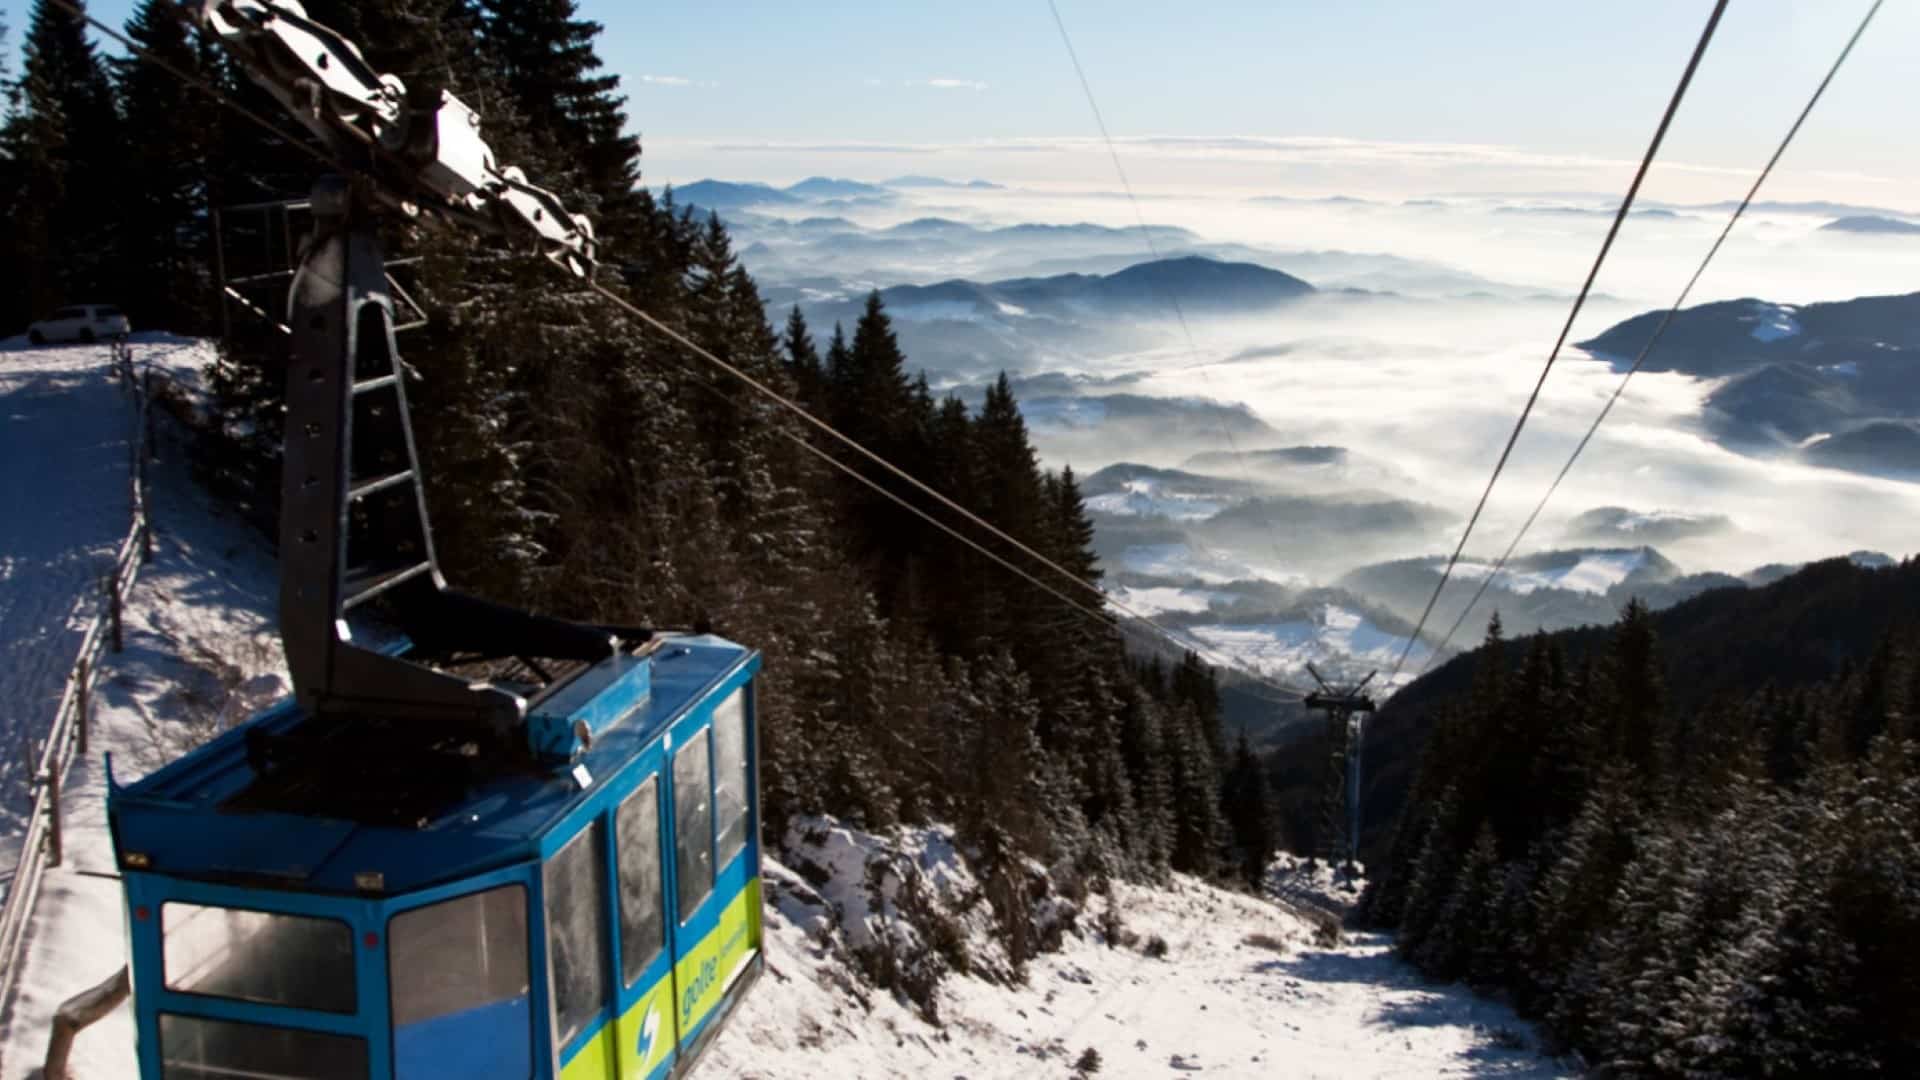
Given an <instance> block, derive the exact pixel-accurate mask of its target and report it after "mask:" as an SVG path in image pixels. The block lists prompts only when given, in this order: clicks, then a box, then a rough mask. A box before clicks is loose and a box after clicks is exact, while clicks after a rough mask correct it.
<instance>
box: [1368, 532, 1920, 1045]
mask: <svg viewBox="0 0 1920 1080" xmlns="http://www.w3.org/2000/svg"><path fill="white" fill-rule="evenodd" d="M1917 604H1920V564H1916V563H1913V562H1908V563H1906V564H1904V565H1902V566H1898V567H1887V568H1880V569H1866V568H1861V567H1856V566H1852V565H1849V564H1847V563H1845V562H1842V561H1835V562H1831V563H1824V564H1818V565H1815V566H1813V567H1810V568H1808V569H1806V570H1804V571H1802V572H1801V573H1799V574H1797V575H1794V576H1793V577H1789V578H1787V579H1785V580H1783V581H1781V582H1778V583H1776V584H1775V585H1773V586H1770V587H1768V588H1767V589H1763V590H1755V591H1754V592H1751V593H1741V592H1719V593H1710V594H1707V595H1706V596H1703V597H1700V598H1697V599H1696V600H1693V601H1690V602H1689V603H1687V604H1683V605H1681V606H1680V607H1677V608H1674V609H1672V610H1671V611H1668V612H1663V613H1661V614H1660V615H1649V614H1648V613H1647V611H1646V610H1645V609H1644V608H1643V607H1641V606H1640V605H1638V604H1637V603H1636V604H1633V605H1631V606H1629V607H1628V609H1627V610H1626V611H1625V612H1624V613H1623V615H1622V616H1621V619H1620V621H1619V622H1618V624H1616V625H1615V626H1614V627H1613V628H1612V629H1611V631H1607V632H1605V633H1604V634H1602V633H1601V632H1599V631H1592V632H1580V633H1577V634H1574V635H1550V636H1541V637H1536V638H1533V639H1531V640H1529V641H1525V642H1519V643H1515V642H1508V641H1505V640H1503V638H1502V635H1501V632H1500V630H1499V626H1498V622H1497V621H1496V622H1495V623H1494V625H1493V627H1492V628H1491V629H1490V631H1489V634H1488V638H1487V641H1486V644H1485V645H1484V646H1483V647H1482V648H1481V649H1480V650H1479V652H1478V653H1477V654H1476V655H1475V656H1474V657H1473V658H1472V660H1471V674H1470V677H1469V678H1468V679H1467V684H1466V685H1464V686H1461V685H1460V681H1461V680H1460V678H1459V677H1457V676H1456V677H1454V678H1453V679H1451V687H1450V688H1449V689H1448V690H1446V691H1445V692H1444V693H1436V694H1433V695H1431V696H1430V697H1429V698H1428V700H1427V701H1426V702H1425V703H1424V704H1423V706H1422V709H1423V711H1424V712H1425V713H1426V716H1427V719H1428V720H1429V721H1430V726H1429V729H1428V731H1427V733H1426V734H1425V736H1424V740H1423V741H1424V749H1423V750H1422V752H1421V753H1420V756H1419V765H1418V769H1417V771H1416V773H1415V775H1414V777H1413V779H1412V781H1411V785H1410V790H1408V791H1407V792H1406V797H1405V810H1404V812H1403V813H1402V814H1401V815H1400V818H1399V822H1398V828H1397V831H1396V833H1395V836H1394V839H1393V841H1392V845H1391V848H1390V854H1389V855H1388V857H1387V858H1386V860H1385V865H1384V867H1381V868H1378V869H1379V871H1380V872H1378V873H1377V874H1376V876H1375V878H1374V884H1373V885H1372V886H1371V887H1370V889H1369V890H1368V892H1367V894H1366V896H1365V897H1364V899H1363V903H1362V917H1363V918H1364V919H1365V920H1367V921H1369V922H1371V923H1373V924H1375V925H1378V926H1381V927H1389V928H1395V929H1397V930H1398V931H1399V947H1400V949H1401V951H1402V952H1403V953H1404V954H1405V955H1406V956H1407V957H1409V958H1410V959H1411V960H1413V961H1414V962H1415V963H1416V964H1418V965H1419V966H1420V967H1422V968H1423V969H1425V970H1426V971H1427V972H1428V973H1429V974H1431V975H1433V976H1436V977H1439V978H1443V979H1456V978H1457V979H1465V980H1468V981H1470V982H1472V983H1474V984H1475V985H1478V986H1482V987H1487V988H1493V987H1499V988H1504V989H1505V990H1507V991H1508V992H1509V993H1511V995H1512V996H1513V998H1514V1000H1515V1002H1516V1004H1518V1005H1519V1007H1520V1008H1521V1010H1522V1012H1523V1013H1524V1014H1529V1015H1532V1016H1536V1017H1539V1018H1541V1019H1542V1020H1543V1021H1544V1022H1545V1023H1546V1025H1547V1026H1548V1028H1549V1029H1550V1030H1551V1031H1552V1032H1553V1033H1554V1034H1555V1035H1556V1036H1557V1037H1558V1038H1560V1039H1561V1040H1563V1041H1564V1042H1565V1043H1566V1044H1568V1045H1569V1046H1571V1047H1574V1048H1577V1049H1579V1050H1580V1051H1582V1052H1583V1053H1584V1054H1585V1055H1586V1056H1587V1058H1588V1060H1589V1061H1592V1062H1595V1063H1602V1062H1605V1063H1611V1064H1613V1065H1614V1066H1615V1068H1614V1070H1613V1071H1614V1072H1615V1073H1616V1074H1617V1075H1641V1076H1689V1077H1709V1076H1715V1077H1717V1076H1761V1075H1778V1076H1864V1075H1889V1076H1904V1075H1911V1074H1913V1073H1914V1072H1915V1071H1916V1069H1920V975H1916V974H1915V972H1914V970H1913V967H1912V964H1911V957H1912V956H1913V955H1914V954H1915V950H1916V949H1920V839H1916V834H1915V832H1914V828H1913V824H1914V822H1915V821H1916V820H1920V743H1916V739H1915V736H1916V734H1920V732H1917V731H1916V729H1915V727H1914V720H1913V710H1914V707H1915V705H1916V704H1917V703H1920V637H1917V636H1916V634H1915V627H1914V623H1913V621H1912V613H1913V612H1914V611H1915V610H1916V605H1917ZM1669 628H1671V634H1670V635H1669V633H1668V630H1669Z"/></svg>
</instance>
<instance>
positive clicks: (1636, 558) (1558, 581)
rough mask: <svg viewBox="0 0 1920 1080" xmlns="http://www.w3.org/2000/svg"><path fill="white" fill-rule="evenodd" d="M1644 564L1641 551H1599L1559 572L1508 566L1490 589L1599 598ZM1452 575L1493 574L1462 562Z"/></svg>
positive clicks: (1475, 577) (1490, 569)
mask: <svg viewBox="0 0 1920 1080" xmlns="http://www.w3.org/2000/svg"><path fill="white" fill-rule="evenodd" d="M1650 523H1651V520H1649V521H1644V522H1642V524H1643V525H1644V524H1650ZM1626 527H1628V528H1632V527H1633V526H1626ZM1646 564H1647V553H1646V550H1645V549H1644V548H1643V549H1638V550H1634V551H1599V552H1594V553H1592V554H1588V555H1582V556H1581V557H1580V561H1579V562H1577V563H1574V564H1573V565H1572V566H1566V567H1561V568H1559V569H1552V570H1515V569H1513V567H1512V566H1508V567H1507V568H1506V569H1505V570H1503V571H1502V572H1501V574H1500V577H1499V579H1498V580H1497V581H1495V582H1494V587H1495V588H1499V589H1505V590H1506V591H1508V592H1510V593H1514V594H1515V595H1518V596H1526V595H1528V594H1529V593H1532V592H1533V591H1534V590H1536V589H1566V590H1569V591H1571V592H1583V593H1592V594H1593V595H1595V596H1601V595H1605V593H1606V592H1607V590H1608V589H1611V588H1613V587H1614V586H1615V585H1618V584H1620V583H1621V582H1623V581H1625V580H1626V579H1627V577H1628V575H1630V574H1632V573H1633V572H1634V571H1635V570H1638V569H1640V568H1641V567H1642V566H1645V565H1646ZM1444 565H1446V560H1445V559H1436V560H1435V561H1434V569H1435V570H1438V569H1440V568H1441V567H1442V566H1444ZM1453 572H1454V576H1455V577H1459V578H1462V579H1465V580H1469V581H1477V580H1479V579H1480V578H1484V577H1486V576H1487V575H1488V574H1491V573H1493V564H1492V563H1481V562H1469V561H1467V560H1464V559H1463V560H1461V562H1460V563H1459V565H1457V566H1455V567H1454V569H1453Z"/></svg>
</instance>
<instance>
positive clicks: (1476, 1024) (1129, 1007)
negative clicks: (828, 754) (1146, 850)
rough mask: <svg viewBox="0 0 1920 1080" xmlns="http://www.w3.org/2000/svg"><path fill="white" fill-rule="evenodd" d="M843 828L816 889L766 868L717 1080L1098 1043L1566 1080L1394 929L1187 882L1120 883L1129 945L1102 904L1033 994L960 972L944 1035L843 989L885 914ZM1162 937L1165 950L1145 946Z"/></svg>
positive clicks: (1077, 1053) (1057, 1055) (1107, 1049)
mask: <svg viewBox="0 0 1920 1080" xmlns="http://www.w3.org/2000/svg"><path fill="white" fill-rule="evenodd" d="M836 831H837V833H838V835H837V836H836V838H835V840H834V841H833V843H834V844H835V846H837V847H839V848H840V851H841V853H840V857H839V859H837V860H836V862H837V863H840V864H843V865H836V866H835V868H834V869H835V875H834V877H833V878H832V879H831V880H829V881H828V882H827V883H826V884H824V885H822V886H821V887H820V889H819V890H818V891H816V890H815V889H813V888H812V887H810V886H808V885H807V884H806V882H804V881H802V880H800V879H799V878H798V877H797V876H796V875H793V874H792V873H790V872H786V871H784V870H782V869H781V868H777V867H775V868H771V869H770V876H771V877H773V878H774V884H773V886H772V887H771V888H770V890H769V895H770V897H771V900H770V903H769V906H768V911H767V920H766V940H767V951H768V960H769V964H770V969H769V971H768V973H767V976H766V977H765V978H764V979H762V981H761V984H760V987H759V988H758V989H757V990H756V992H755V993H754V994H753V995H752V996H750V997H749V998H748V999H747V1000H746V1002H745V1003H744V1004H743V1005H742V1007H741V1011H740V1013H739V1014H738V1015H737V1016H736V1017H735V1018H734V1019H733V1021H732V1022H731V1024H730V1025H729V1026H728V1028H727V1029H726V1031H725V1032H724V1033H723V1034H722V1035H721V1036H720V1038H719V1039H718V1040H717V1041H716V1042H715V1043H714V1045H713V1048H712V1050H711V1052H710V1056H709V1058H708V1061H707V1067H708V1068H711V1069H713V1070H714V1071H715V1072H716V1073H718V1074H719V1075H723V1076H742V1077H787V1076H817V1075H824V1074H826V1073H828V1072H831V1073H832V1074H833V1075H836V1076H852V1077H863V1078H864V1077H920V1076H956V1077H968V1078H987V1077H1029V1076H1063V1077H1064V1076H1071V1075H1074V1073H1073V1067H1074V1065H1075V1063H1076V1062H1078V1061H1079V1060H1080V1059H1081V1056H1082V1055H1083V1054H1085V1053H1086V1052H1087V1051H1088V1050H1089V1049H1091V1050H1093V1051H1094V1052H1095V1053H1097V1054H1098V1055H1099V1062H1100V1070H1099V1075H1101V1076H1168V1075H1180V1074H1185V1073H1198V1074H1203V1075H1207V1076H1225V1077H1276V1076H1287V1077H1432V1076H1486V1075H1499V1076H1505V1077H1558V1076H1567V1075H1572V1074H1573V1071H1572V1070H1571V1069H1570V1068H1568V1067H1567V1066H1565V1065H1563V1064H1562V1063H1560V1062H1557V1061H1554V1060H1552V1059H1550V1058H1548V1057H1546V1056H1545V1055H1543V1054H1542V1053H1541V1052H1540V1051H1539V1050H1538V1049H1536V1047H1537V1046H1538V1042H1537V1038H1536V1036H1535V1034H1534V1032H1533V1031H1532V1029H1531V1028H1530V1027H1529V1026H1528V1025H1526V1024H1525V1023H1524V1022H1522V1021H1520V1020H1518V1019H1517V1018H1516V1017H1515V1016H1514V1015H1513V1013H1512V1011H1511V1010H1509V1009H1507V1008H1506V1007H1505V1006H1502V1005H1499V1004H1497V1003H1494V1002H1491V1001H1487V1000H1484V999H1481V998H1477V997H1475V996H1474V995H1473V994H1471V993H1469V992H1468V991H1466V990H1464V989H1462V988H1460V987H1457V986H1433V985H1429V984H1427V983H1426V982H1424V981H1423V980H1422V979H1421V977H1420V976H1419V975H1418V974H1416V973H1415V972H1414V971H1412V970H1411V969H1410V968H1408V967H1407V966H1406V965H1404V964H1402V963H1401V962H1400V961H1399V960H1397V959H1395V958H1394V957H1393V955H1392V948H1391V942H1390V941H1389V940H1388V939H1387V938H1385V937H1384V936H1381V935H1374V934H1357V935H1347V936H1345V937H1344V938H1343V939H1342V940H1341V941H1340V942H1339V943H1338V944H1336V945H1331V946H1321V945H1316V944H1314V942H1313V938H1314V933H1313V924H1312V922H1310V921H1309V920H1308V919H1305V918H1302V917H1301V916H1300V915H1299V914H1296V913H1295V912H1294V911H1292V910H1289V909H1288V908H1286V907H1284V906H1282V905H1281V904H1278V903H1275V902H1273V901H1269V900H1264V899H1259V898H1256V897H1252V896H1248V895H1245V894H1240V893H1233V892H1228V891H1225V890H1221V889H1216V888H1213V887H1211V886H1208V885H1205V884H1202V883H1200V882H1197V881H1194V880H1191V879H1186V878H1176V879H1175V881H1174V882H1173V883H1172V885H1171V886H1170V887H1168V888H1147V887H1142V886H1134V885H1127V884H1115V885H1114V886H1113V891H1112V899H1111V902H1112V903H1114V904H1116V905H1117V907H1118V909H1119V911H1120V912H1121V918H1122V922H1123V925H1124V927H1125V933H1124V934H1121V935H1117V936H1118V937H1120V938H1121V939H1122V940H1117V941H1115V942H1114V943H1113V945H1112V947H1109V944H1108V942H1107V941H1106V939H1105V938H1104V937H1103V935H1102V933H1101V932H1100V930H1099V926H1100V925H1101V922H1102V919H1101V918H1100V915H1101V913H1102V912H1103V911H1104V910H1105V908H1106V906H1107V904H1108V903H1109V902H1110V901H1109V899H1108V898H1106V897H1102V896H1098V895H1095V896H1091V897H1089V898H1088V900H1087V910H1086V911H1084V912H1083V913H1082V915H1081V918H1080V920H1079V924H1078V927H1077V929H1076V930H1075V931H1074V932H1072V933H1069V934H1068V935H1067V936H1066V938H1065V942H1064V945H1063V947H1062V948H1061V949H1060V950H1059V951H1058V952H1054V953H1047V954H1042V955H1041V956H1039V957H1038V958H1036V959H1035V960H1034V961H1033V962H1032V964H1031V967H1030V969H1029V973H1028V980H1027V983H1026V984H1025V985H1023V986H1016V987H1006V986H1002V985H999V984H997V983H991V982H987V981H983V980H980V979H976V978H971V977H965V976H951V977H949V978H947V979H946V980H945V981H944V982H943V983H942V984H941V985H940V988H939V989H938V990H937V991H936V994H937V1002H938V1012H939V1015H940V1018H941V1021H942V1024H941V1026H940V1027H934V1026H932V1025H929V1024H927V1023H926V1022H925V1021H923V1020H922V1019H921V1018H920V1017H919V1016H918V1015H916V1014H915V1012H914V1011H913V1010H912V1009H911V1008H909V1007H908V1006H906V1005H904V1004H902V1003H901V1002H900V1001H898V1000H896V999H894V998H892V997H890V996H889V995H887V994H884V993H875V992H873V991H871V990H870V989H865V988H862V987H860V986H858V985H857V984H855V983H853V982H851V981H849V979H848V977H847V974H846V969H845V967H844V966H843V965H842V963H841V962H840V961H839V960H837V959H835V955H836V949H837V947H838V945H839V943H840V942H841V941H842V940H844V935H842V933H841V932H840V931H839V930H836V929H835V928H834V926H835V924H834V922H833V920H832V918H831V916H830V915H829V914H828V912H830V911H831V909H832V908H833V907H834V905H835V904H836V903H838V904H840V905H841V906H842V907H843V908H844V909H845V910H846V911H847V913H849V914H851V915H852V916H853V917H854V920H856V921H857V920H858V919H860V918H863V917H864V918H867V919H871V918H873V917H874V916H873V913H872V911H871V909H870V907H869V906H868V905H867V903H866V901H865V900H864V899H862V898H860V897H858V895H857V894H858V893H859V892H860V891H861V890H860V889H859V876H858V875H857V867H858V864H857V863H854V864H852V865H853V867H854V868H855V870H856V872H855V873H852V874H850V873H849V868H848V866H847V865H844V864H845V863H846V862H847V860H846V854H847V849H848V848H849V847H853V848H855V849H860V848H864V849H865V850H867V851H874V850H877V849H878V848H880V847H881V846H882V845H880V844H879V843H878V842H877V840H876V838H873V837H868V836H865V835H864V834H860V833H857V832H852V831H851V830H844V829H841V830H836ZM907 846H909V847H912V846H914V845H912V844H911V843H909V844H908V845H907ZM923 850H924V849H923ZM962 872H964V871H962ZM854 932H855V933H866V931H864V930H860V929H858V928H855V930H854ZM1155 939H1158V940H1159V941H1162V942H1164V943H1165V945H1166V952H1165V955H1164V956H1163V957H1159V958H1155V957H1153V956H1150V955H1148V952H1147V951H1146V949H1145V946H1146V944H1147V943H1148V942H1151V941H1154V940H1155ZM1127 941H1131V943H1130V944H1129V943H1126V942H1127ZM969 944H970V945H971V946H972V947H974V948H975V949H981V950H983V951H984V950H985V949H986V948H987V946H988V943H986V942H982V941H980V940H978V939H977V937H976V938H973V939H972V940H970V941H969Z"/></svg>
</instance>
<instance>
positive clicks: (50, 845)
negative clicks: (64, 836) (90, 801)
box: [47, 754, 64, 866]
mask: <svg viewBox="0 0 1920 1080" xmlns="http://www.w3.org/2000/svg"><path fill="white" fill-rule="evenodd" d="M59 758H60V755H59V754H55V755H54V767H53V768H51V769H48V770H47V865H48V866H59V865H60V856H61V853H62V850H63V847H64V845H62V843H61V837H60V768H59Z"/></svg>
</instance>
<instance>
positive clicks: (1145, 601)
mask: <svg viewBox="0 0 1920 1080" xmlns="http://www.w3.org/2000/svg"><path fill="white" fill-rule="evenodd" d="M1107 595H1108V596H1110V597H1112V598H1113V602H1114V605H1115V606H1116V607H1120V608H1122V609H1124V610H1126V611H1130V612H1133V613H1135V614H1139V615H1146V616H1154V615H1164V614H1167V613H1169V612H1181V613H1194V612H1202V611H1207V610H1209V609H1211V608H1212V607H1213V605H1214V604H1215V603H1218V602H1221V601H1223V600H1225V599H1226V595H1225V594H1224V593H1218V592H1214V591H1213V590H1211V589H1182V588H1178V587H1176V586H1172V585H1145V586H1132V585H1121V586H1119V587H1117V588H1109V589H1108V590H1107Z"/></svg>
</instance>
